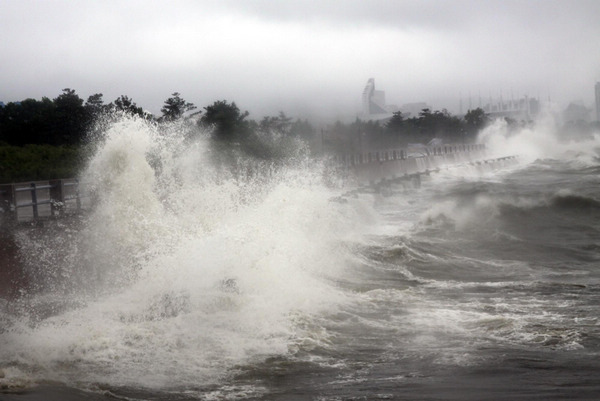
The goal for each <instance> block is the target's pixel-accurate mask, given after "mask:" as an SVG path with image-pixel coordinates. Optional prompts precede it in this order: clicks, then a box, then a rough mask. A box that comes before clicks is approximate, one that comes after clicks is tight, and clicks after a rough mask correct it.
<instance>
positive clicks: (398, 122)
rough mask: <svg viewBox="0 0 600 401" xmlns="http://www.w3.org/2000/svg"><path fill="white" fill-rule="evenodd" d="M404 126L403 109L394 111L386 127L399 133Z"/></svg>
mask: <svg viewBox="0 0 600 401" xmlns="http://www.w3.org/2000/svg"><path fill="white" fill-rule="evenodd" d="M403 127H404V116H403V115H402V112H401V111H397V112H395V113H394V115H393V116H392V118H391V119H390V121H388V122H387V124H386V125H385V128H386V129H388V130H389V131H391V132H394V133H398V132H400V131H402V128H403Z"/></svg>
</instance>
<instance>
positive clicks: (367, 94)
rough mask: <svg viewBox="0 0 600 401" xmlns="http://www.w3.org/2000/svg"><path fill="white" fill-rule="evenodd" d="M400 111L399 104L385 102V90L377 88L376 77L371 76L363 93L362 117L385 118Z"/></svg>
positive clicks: (369, 118) (371, 118)
mask: <svg viewBox="0 0 600 401" xmlns="http://www.w3.org/2000/svg"><path fill="white" fill-rule="evenodd" d="M396 111H398V106H396V105H393V104H386V103H385V92H384V91H380V90H376V89H375V79H374V78H369V80H368V81H367V85H366V86H365V89H364V90H363V94H362V117H363V118H365V119H367V120H385V119H387V118H390V117H391V116H392V114H393V113H395V112H396Z"/></svg>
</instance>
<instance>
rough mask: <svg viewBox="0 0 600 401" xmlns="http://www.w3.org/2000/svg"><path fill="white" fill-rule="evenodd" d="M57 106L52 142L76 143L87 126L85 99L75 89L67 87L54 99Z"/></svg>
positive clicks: (55, 143) (54, 143)
mask: <svg viewBox="0 0 600 401" xmlns="http://www.w3.org/2000/svg"><path fill="white" fill-rule="evenodd" d="M54 105H55V107H56V114H55V118H56V120H55V124H56V125H55V127H56V130H55V131H54V133H53V134H54V135H52V140H51V142H50V143H51V144H53V145H61V144H75V143H79V142H80V141H81V139H82V138H83V134H84V132H85V129H86V127H87V121H86V112H85V108H84V107H83V99H82V98H80V97H79V95H77V94H76V93H75V90H74V89H70V88H65V89H63V93H62V94H60V95H59V96H58V97H56V98H55V99H54Z"/></svg>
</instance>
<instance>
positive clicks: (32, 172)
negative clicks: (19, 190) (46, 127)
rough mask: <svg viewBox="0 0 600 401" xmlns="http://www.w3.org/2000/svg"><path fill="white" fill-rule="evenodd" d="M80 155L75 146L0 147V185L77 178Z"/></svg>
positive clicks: (2, 145)
mask: <svg viewBox="0 0 600 401" xmlns="http://www.w3.org/2000/svg"><path fill="white" fill-rule="evenodd" d="M82 153H83V151H82V149H81V148H80V147H77V146H51V145H25V146H11V145H5V144H0V184H6V183H13V182H23V181H35V180H48V179H55V178H70V177H76V176H77V173H78V172H79V169H80V167H81V165H82Z"/></svg>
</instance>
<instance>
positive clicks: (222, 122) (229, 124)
mask: <svg viewBox="0 0 600 401" xmlns="http://www.w3.org/2000/svg"><path fill="white" fill-rule="evenodd" d="M204 110H205V113H204V115H202V118H200V121H199V124H200V125H201V126H203V127H206V128H211V129H212V130H213V131H212V134H213V137H214V138H215V139H218V140H223V141H237V140H240V139H242V138H243V136H244V135H245V134H247V133H248V131H249V126H248V122H247V121H246V120H245V119H246V117H248V115H249V113H248V112H247V111H245V112H243V113H242V112H241V111H240V109H239V108H238V107H237V105H236V104H235V102H232V103H227V101H225V100H219V101H216V102H214V103H213V104H212V105H210V106H206V107H205V108H204Z"/></svg>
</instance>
